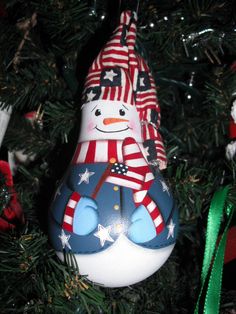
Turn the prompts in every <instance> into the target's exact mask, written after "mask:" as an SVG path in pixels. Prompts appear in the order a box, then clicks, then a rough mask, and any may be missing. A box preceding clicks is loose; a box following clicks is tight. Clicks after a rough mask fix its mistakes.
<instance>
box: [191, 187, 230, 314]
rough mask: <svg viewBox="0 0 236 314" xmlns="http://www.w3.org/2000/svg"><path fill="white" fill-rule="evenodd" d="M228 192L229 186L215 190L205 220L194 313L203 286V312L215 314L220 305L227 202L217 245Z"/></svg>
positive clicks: (228, 218)
mask: <svg viewBox="0 0 236 314" xmlns="http://www.w3.org/2000/svg"><path fill="white" fill-rule="evenodd" d="M228 192H229V186H226V187H224V188H221V189H220V190H218V191H217V192H215V194H214V196H213V198H212V201H211V205H210V209H209V213H208V220H207V231H206V244H205V252H204V258H203V266H202V273H201V284H202V285H201V289H200V293H199V296H198V301H197V305H196V308H195V311H194V314H199V307H200V300H201V299H202V295H203V291H205V290H204V288H206V295H205V301H204V307H203V313H204V314H217V313H219V307H220V294H221V282H222V272H223V265H224V253H225V246H226V240H227V232H228V228H229V225H230V222H231V219H232V216H233V210H232V205H231V204H228V205H227V208H226V211H225V213H226V215H227V223H226V226H225V228H224V231H223V234H222V236H221V239H220V241H219V243H218V246H217V239H218V237H219V230H220V224H221V221H222V217H223V214H224V209H225V204H226V199H227V196H228Z"/></svg>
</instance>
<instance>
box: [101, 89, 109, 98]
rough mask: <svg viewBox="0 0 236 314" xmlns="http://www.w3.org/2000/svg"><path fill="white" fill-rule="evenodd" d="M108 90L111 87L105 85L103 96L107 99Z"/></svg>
mask: <svg viewBox="0 0 236 314" xmlns="http://www.w3.org/2000/svg"><path fill="white" fill-rule="evenodd" d="M108 92H109V88H108V87H104V88H103V96H102V99H104V100H107V99H109V98H108Z"/></svg>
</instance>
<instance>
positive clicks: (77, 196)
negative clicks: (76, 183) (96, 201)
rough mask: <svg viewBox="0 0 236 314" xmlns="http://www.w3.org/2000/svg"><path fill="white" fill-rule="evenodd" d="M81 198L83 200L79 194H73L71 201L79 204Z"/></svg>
mask: <svg viewBox="0 0 236 314" xmlns="http://www.w3.org/2000/svg"><path fill="white" fill-rule="evenodd" d="M80 198H81V196H80V194H79V193H78V192H73V193H72V194H71V197H70V199H72V200H73V201H76V202H78V201H79V200H80Z"/></svg>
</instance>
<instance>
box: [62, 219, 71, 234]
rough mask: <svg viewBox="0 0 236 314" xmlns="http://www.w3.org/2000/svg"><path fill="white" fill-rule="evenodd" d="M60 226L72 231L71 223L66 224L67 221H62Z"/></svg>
mask: <svg viewBox="0 0 236 314" xmlns="http://www.w3.org/2000/svg"><path fill="white" fill-rule="evenodd" d="M62 228H63V229H65V230H66V231H69V232H73V227H72V225H70V224H68V223H67V222H64V221H63V223H62Z"/></svg>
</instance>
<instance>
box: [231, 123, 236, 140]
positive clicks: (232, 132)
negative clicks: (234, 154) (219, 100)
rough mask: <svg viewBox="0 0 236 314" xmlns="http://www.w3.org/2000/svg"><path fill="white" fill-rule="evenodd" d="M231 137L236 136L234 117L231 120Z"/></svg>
mask: <svg viewBox="0 0 236 314" xmlns="http://www.w3.org/2000/svg"><path fill="white" fill-rule="evenodd" d="M229 138H230V139H231V140H232V139H235V138H236V123H235V122H234V120H233V119H232V118H230V121H229Z"/></svg>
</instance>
